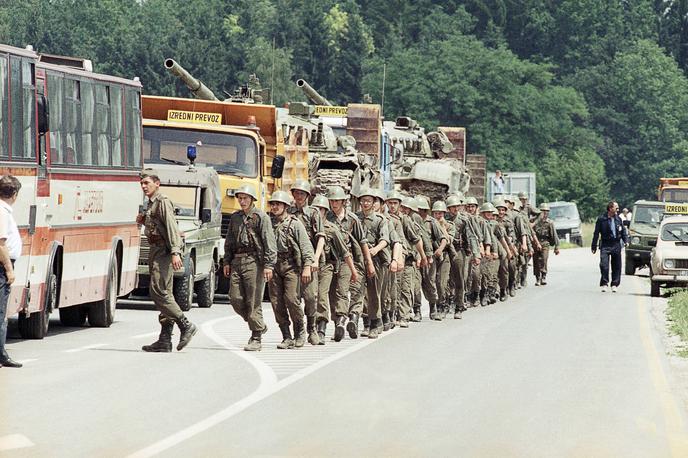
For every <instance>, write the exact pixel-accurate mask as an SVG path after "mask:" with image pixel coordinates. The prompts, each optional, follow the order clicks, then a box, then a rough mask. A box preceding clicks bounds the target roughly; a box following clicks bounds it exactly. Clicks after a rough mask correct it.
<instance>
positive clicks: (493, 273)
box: [480, 202, 502, 306]
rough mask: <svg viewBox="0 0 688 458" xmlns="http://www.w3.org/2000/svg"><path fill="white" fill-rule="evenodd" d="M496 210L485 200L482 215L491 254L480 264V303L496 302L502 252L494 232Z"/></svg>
mask: <svg viewBox="0 0 688 458" xmlns="http://www.w3.org/2000/svg"><path fill="white" fill-rule="evenodd" d="M494 211H496V208H495V207H494V205H492V204H491V203H490V202H485V203H484V204H483V205H482V206H481V207H480V217H481V219H482V220H483V221H484V223H483V224H484V225H485V226H486V227H487V230H488V236H489V238H490V256H489V257H488V256H487V255H486V259H485V262H484V263H482V264H481V265H480V267H481V271H480V303H481V305H483V306H485V305H489V304H494V303H495V302H496V301H497V298H496V283H497V270H498V268H499V256H500V253H501V248H502V247H501V245H500V241H499V240H498V238H497V235H496V234H495V232H494V225H493V220H494Z"/></svg>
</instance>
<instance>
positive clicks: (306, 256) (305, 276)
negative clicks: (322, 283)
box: [268, 191, 318, 350]
mask: <svg viewBox="0 0 688 458" xmlns="http://www.w3.org/2000/svg"><path fill="white" fill-rule="evenodd" d="M268 203H269V204H270V213H271V214H272V230H273V232H274V233H275V246H276V249H277V262H276V263H275V269H274V272H273V275H272V279H271V280H270V283H269V287H270V302H272V309H273V311H274V312H275V319H276V320H277V325H278V326H279V328H280V331H282V342H281V343H279V344H278V345H277V348H279V349H282V350H286V349H289V348H294V347H296V348H300V347H303V344H304V343H305V340H306V333H305V331H304V326H303V317H304V312H303V309H302V308H301V294H300V292H301V291H302V290H303V289H302V288H301V284H304V285H307V284H308V283H309V282H310V281H311V278H312V277H311V266H312V265H313V262H314V261H313V258H314V253H313V246H312V245H311V241H310V239H309V237H308V232H307V231H306V228H305V226H304V225H303V223H301V221H300V220H299V219H298V218H297V217H296V216H294V215H292V214H289V213H288V212H287V209H288V208H289V206H290V205H291V199H290V198H289V194H287V193H286V192H285V191H275V192H274V193H273V194H272V196H271V197H270V200H268ZM290 318H291V322H292V323H293V324H294V338H292V335H291V329H290V328H289V325H290V323H289V319H290ZM317 343H318V342H317V341H316V345H317Z"/></svg>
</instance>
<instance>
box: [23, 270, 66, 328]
mask: <svg viewBox="0 0 688 458" xmlns="http://www.w3.org/2000/svg"><path fill="white" fill-rule="evenodd" d="M56 300H57V277H56V276H55V274H51V275H50V277H48V283H46V285H45V301H44V302H45V303H44V305H43V310H40V311H38V312H34V313H32V314H30V315H29V316H27V315H26V314H24V313H20V314H19V334H20V335H21V336H22V337H23V338H24V339H42V338H43V337H45V336H46V334H48V325H49V324H50V310H51V309H52V307H53V304H55V301H56Z"/></svg>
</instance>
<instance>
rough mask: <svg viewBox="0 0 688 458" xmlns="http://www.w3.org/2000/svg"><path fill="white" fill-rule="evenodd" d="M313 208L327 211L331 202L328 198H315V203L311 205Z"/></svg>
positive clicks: (320, 196)
mask: <svg viewBox="0 0 688 458" xmlns="http://www.w3.org/2000/svg"><path fill="white" fill-rule="evenodd" d="M311 206H313V207H318V208H324V209H326V210H329V209H330V201H329V200H327V197H325V196H322V195H319V196H315V197H314V198H313V202H312V203H311Z"/></svg>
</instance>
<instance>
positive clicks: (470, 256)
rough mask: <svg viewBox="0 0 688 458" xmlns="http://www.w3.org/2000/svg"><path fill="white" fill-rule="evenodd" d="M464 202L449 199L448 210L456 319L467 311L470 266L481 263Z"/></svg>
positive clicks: (456, 197)
mask: <svg viewBox="0 0 688 458" xmlns="http://www.w3.org/2000/svg"><path fill="white" fill-rule="evenodd" d="M462 208H463V200H462V198H461V197H458V196H449V197H448V198H447V210H448V214H449V215H451V217H452V218H453V221H454V239H453V240H452V241H451V243H452V245H453V246H454V253H455V254H454V257H453V258H452V260H451V276H450V277H451V279H452V280H453V296H454V319H457V320H458V319H460V318H461V313H462V312H464V311H466V305H465V298H466V283H467V277H468V269H469V264H474V265H479V264H480V262H481V257H480V248H479V247H478V238H477V237H476V235H475V234H474V233H473V231H472V229H471V226H470V224H469V218H468V216H467V215H466V214H465V213H464V212H463V211H461V210H462Z"/></svg>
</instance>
